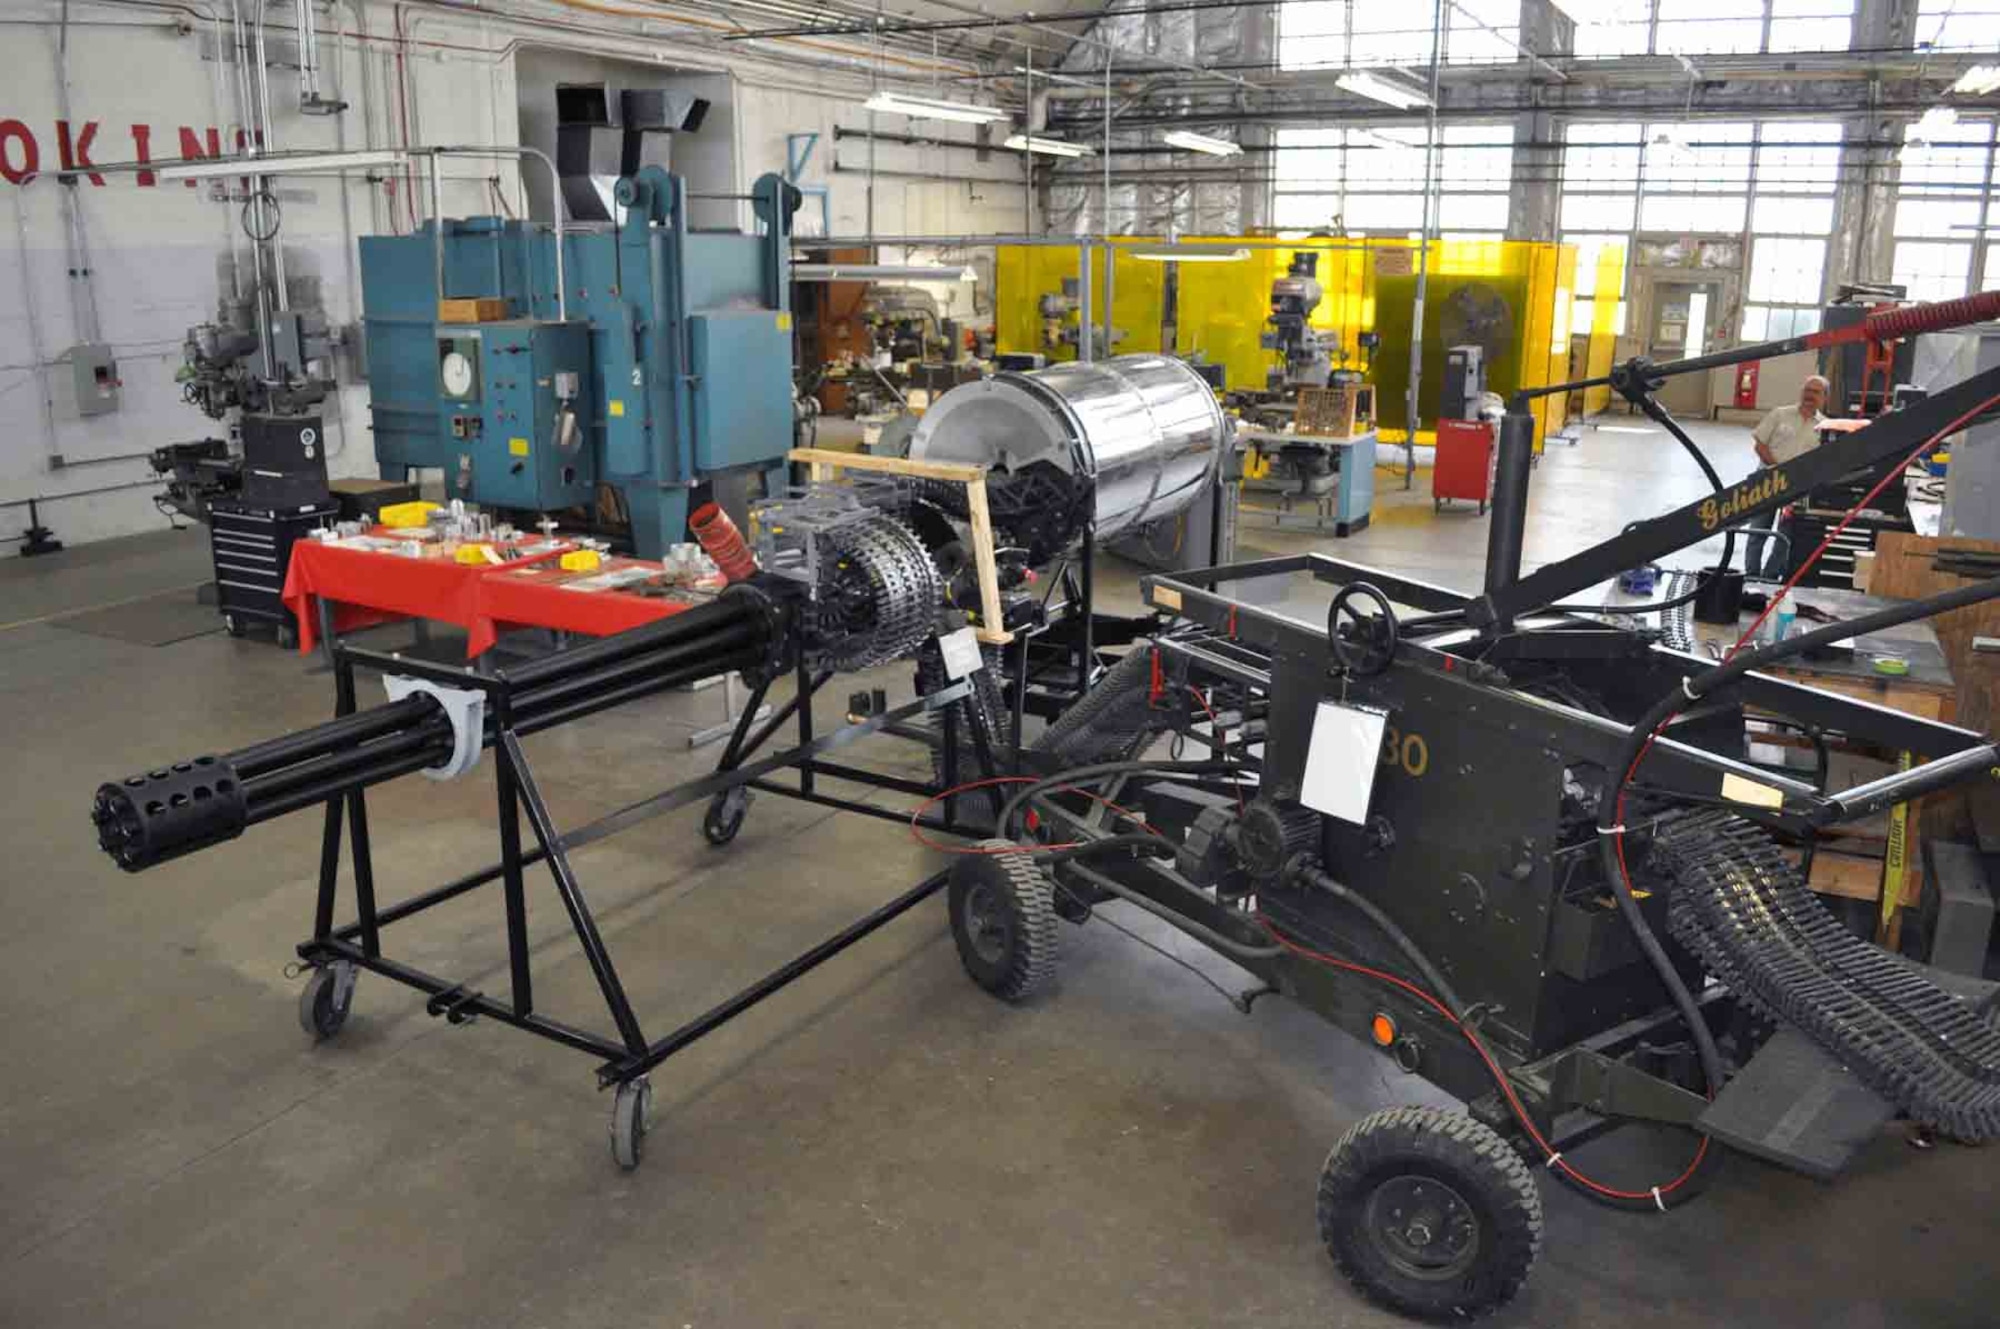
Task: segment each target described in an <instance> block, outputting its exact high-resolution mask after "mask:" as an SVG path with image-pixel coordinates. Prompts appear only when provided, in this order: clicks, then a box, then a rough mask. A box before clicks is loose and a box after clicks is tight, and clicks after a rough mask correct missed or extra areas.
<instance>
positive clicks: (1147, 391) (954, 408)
mask: <svg viewBox="0 0 2000 1329" xmlns="http://www.w3.org/2000/svg"><path fill="white" fill-rule="evenodd" d="M1228 438H1229V424H1228V420H1227V418H1226V417H1224V415H1223V414H1222V408H1221V406H1220V405H1219V404H1218V403H1217V402H1216V400H1215V393H1214V390H1213V389H1211V388H1210V387H1209V385H1208V383H1207V382H1206V381H1205V380H1204V379H1203V378H1202V377H1201V375H1199V374H1197V373H1195V371H1194V370H1192V369H1190V368H1188V367H1187V365H1186V364H1184V363H1183V362H1181V361H1179V360H1176V359H1174V358H1173V357H1171V356H1165V355H1121V356H1117V357H1115V358H1113V359H1110V360H1100V361H1098V362H1096V363H1094V364H1061V365H1051V366H1050V367H1049V368H1047V369H1037V370H1033V371H1031V372H1028V373H1002V374H996V375H994V376H993V377H992V378H989V379H986V380H984V381H982V382H978V383H967V384H965V385H963V386H961V387H956V388H953V389H952V390H951V391H950V392H948V393H946V394H945V395H944V396H943V397H941V398H939V399H938V402H937V404H936V405H935V406H933V407H931V408H930V410H929V411H928V412H926V413H925V415H924V418H923V421H922V423H920V424H919V425H918V426H917V432H916V436H915V437H914V438H913V439H912V440H911V444H910V455H911V456H912V457H915V458H919V459H921V460H925V461H954V462H972V463H975V464H977V465H981V466H986V467H988V468H992V469H997V470H998V471H999V472H1001V474H1000V475H999V476H996V477H995V479H996V483H1002V484H1004V483H1006V481H1007V479H1008V478H1010V477H1015V476H1019V475H1020V474H1021V473H1023V472H1025V471H1027V470H1029V468H1031V467H1034V468H1038V469H1042V470H1043V471H1044V472H1045V473H1046V472H1047V471H1049V470H1052V471H1054V472H1056V473H1059V474H1060V475H1061V476H1064V477H1067V478H1068V481H1069V482H1070V484H1071V485H1072V486H1087V487H1088V491H1089V494H1090V502H1089V503H1088V505H1081V504H1080V505H1079V507H1081V509H1082V511H1084V512H1087V513H1089V514H1091V515H1092V517H1093V519H1094V521H1095V524H1096V532H1097V537H1098V538H1099V539H1109V538H1110V537H1112V536H1114V535H1117V534H1118V533H1119V532H1121V531H1124V530H1127V529H1129V528H1131V527H1134V526H1138V525H1141V524H1143V523H1145V522H1149V521H1157V520H1158V519H1159V518H1161V517H1171V516H1173V515H1174V514H1175V513H1178V512H1180V511H1181V510H1182V509H1184V508H1186V507H1187V506H1188V505H1189V504H1190V503H1192V502H1194V501H1195V499H1196V498H1198V497H1199V496H1200V495H1202V494H1203V493H1204V492H1206V490H1207V488H1208V486H1209V484H1211V483H1212V482H1213V481H1214V478H1215V474H1216V470H1217V467H1218V466H1219V464H1220V462H1221V459H1222V454H1223V450H1224V448H1225V447H1226V446H1227V443H1228Z"/></svg>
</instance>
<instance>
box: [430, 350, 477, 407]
mask: <svg viewBox="0 0 2000 1329" xmlns="http://www.w3.org/2000/svg"><path fill="white" fill-rule="evenodd" d="M438 372H439V374H440V376H441V377H442V378H443V380H444V390H445V392H446V393H448V394H449V395H451V396H453V397H465V396H469V395H471V392H472V361H471V360H470V359H469V358H467V356H466V354H465V352H463V351H447V352H445V355H444V358H443V359H442V360H440V361H438Z"/></svg>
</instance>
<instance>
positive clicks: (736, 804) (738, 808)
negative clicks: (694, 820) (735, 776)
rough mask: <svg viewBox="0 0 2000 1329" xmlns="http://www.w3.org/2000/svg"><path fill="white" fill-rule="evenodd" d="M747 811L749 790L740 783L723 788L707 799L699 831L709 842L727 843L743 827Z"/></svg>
mask: <svg viewBox="0 0 2000 1329" xmlns="http://www.w3.org/2000/svg"><path fill="white" fill-rule="evenodd" d="M749 811H750V791H749V790H747V789H744V788H743V787H742V786H740V785H739V786H737V787H736V788H734V789H725V790H724V791H723V792H721V793H719V794H717V795H716V796H715V797H714V798H711V799H710V800H709V801H708V811H707V812H706V813H704V814H703V815H702V819H701V833H702V835H704V836H705V837H707V839H708V842H709V843H710V844H713V845H724V844H728V843H729V842H730V841H731V840H734V839H735V838H736V833H737V832H738V831H740V830H742V829H743V817H744V815H745V814H746V813H748V812H749Z"/></svg>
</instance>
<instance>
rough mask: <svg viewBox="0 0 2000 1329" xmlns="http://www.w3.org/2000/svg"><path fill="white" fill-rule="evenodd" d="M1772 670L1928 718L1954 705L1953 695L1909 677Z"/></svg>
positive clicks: (1823, 688)
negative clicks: (1877, 679)
mask: <svg viewBox="0 0 2000 1329" xmlns="http://www.w3.org/2000/svg"><path fill="white" fill-rule="evenodd" d="M1770 672H1771V673H1773V674H1777V675H1780V676H1782V677H1786V678H1791V679H1793V680H1794V681H1796V682H1801V683H1811V684H1812V686H1813V687H1815V688H1817V689H1819V690H1820V691H1821V692H1837V693H1839V694H1840V695H1841V696H1843V697H1852V698H1853V699H1854V700H1856V701H1865V702H1871V703H1873V704H1874V705H1877V706H1887V707H1888V708H1889V709H1890V710H1894V711H1901V712H1903V713H1904V714H1905V715H1914V716H1917V717H1918V718H1919V719H1924V720H1942V719H1943V718H1944V717H1945V712H1946V711H1947V710H1949V709H1950V707H1951V694H1949V693H1947V692H1940V691H1938V690H1937V689H1936V688H1933V687H1927V686H1924V685H1922V684H1919V685H1917V686H1914V687H1912V686H1909V685H1908V683H1907V680H1905V679H1890V678H1884V679H1883V680H1882V682H1881V683H1879V684H1876V683H1870V682H1867V681H1865V680H1863V679H1858V678H1840V677H1831V676H1828V675H1825V674H1812V673H1806V672H1802V671H1794V670H1790V669H1773V670H1771V671H1770Z"/></svg>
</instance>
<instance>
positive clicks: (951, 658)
mask: <svg viewBox="0 0 2000 1329" xmlns="http://www.w3.org/2000/svg"><path fill="white" fill-rule="evenodd" d="M938 650H940V651H942V652H943V653H944V673H945V677H946V678H949V679H950V680H951V681H952V682H954V683H956V682H958V680H959V679H961V678H964V677H965V676H966V675H967V674H970V673H972V672H973V671H974V670H976V669H980V668H983V667H984V666H985V664H986V657H985V656H984V655H981V654H980V653H979V634H978V633H977V632H974V631H973V630H972V629H971V628H970V627H963V628H960V629H959V630H958V631H956V632H947V633H945V634H944V635H943V636H941V637H939V638H938Z"/></svg>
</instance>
